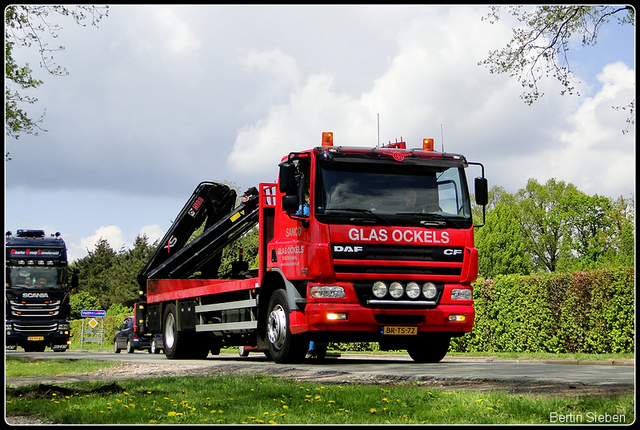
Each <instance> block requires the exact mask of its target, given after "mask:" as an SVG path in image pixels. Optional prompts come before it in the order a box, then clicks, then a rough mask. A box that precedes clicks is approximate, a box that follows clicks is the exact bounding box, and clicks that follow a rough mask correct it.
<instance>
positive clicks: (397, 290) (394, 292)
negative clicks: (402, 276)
mask: <svg viewBox="0 0 640 430" xmlns="http://www.w3.org/2000/svg"><path fill="white" fill-rule="evenodd" d="M389 294H391V297H393V298H394V299H399V298H400V297H402V295H403V294H404V287H403V286H402V284H401V283H400V282H392V283H391V285H389Z"/></svg>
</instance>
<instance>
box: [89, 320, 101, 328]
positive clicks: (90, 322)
mask: <svg viewBox="0 0 640 430" xmlns="http://www.w3.org/2000/svg"><path fill="white" fill-rule="evenodd" d="M98 324H99V323H98V321H96V320H95V318H91V319H90V320H89V325H90V326H91V328H96V326H97V325H98Z"/></svg>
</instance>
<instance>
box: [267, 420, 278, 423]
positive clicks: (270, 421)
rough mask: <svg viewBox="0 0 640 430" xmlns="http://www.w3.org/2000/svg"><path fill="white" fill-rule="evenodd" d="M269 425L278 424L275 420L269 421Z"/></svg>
mask: <svg viewBox="0 0 640 430" xmlns="http://www.w3.org/2000/svg"><path fill="white" fill-rule="evenodd" d="M269 424H277V423H276V422H275V421H274V420H269Z"/></svg>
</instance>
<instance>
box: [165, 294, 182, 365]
mask: <svg viewBox="0 0 640 430" xmlns="http://www.w3.org/2000/svg"><path fill="white" fill-rule="evenodd" d="M163 335H164V355H166V356H167V358H168V359H174V358H182V355H183V352H184V351H183V350H184V345H182V343H183V342H182V339H181V337H182V334H181V333H180V332H178V319H177V313H176V305H174V304H173V303H169V304H168V305H167V308H166V310H165V311H164V332H163Z"/></svg>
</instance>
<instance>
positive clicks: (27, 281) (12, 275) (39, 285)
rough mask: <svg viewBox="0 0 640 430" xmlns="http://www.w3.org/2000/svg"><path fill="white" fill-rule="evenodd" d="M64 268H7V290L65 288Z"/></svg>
mask: <svg viewBox="0 0 640 430" xmlns="http://www.w3.org/2000/svg"><path fill="white" fill-rule="evenodd" d="M65 275H66V268H64V267H34V266H27V267H7V288H11V289H14V290H57V289H62V288H64V287H65V283H66V280H65V277H66V276H65Z"/></svg>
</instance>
